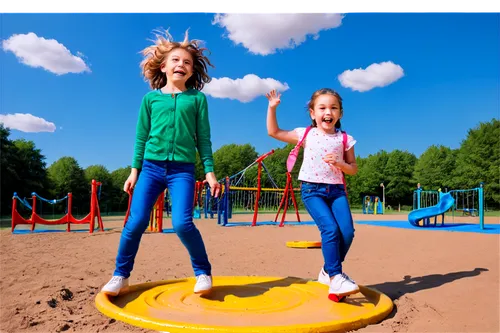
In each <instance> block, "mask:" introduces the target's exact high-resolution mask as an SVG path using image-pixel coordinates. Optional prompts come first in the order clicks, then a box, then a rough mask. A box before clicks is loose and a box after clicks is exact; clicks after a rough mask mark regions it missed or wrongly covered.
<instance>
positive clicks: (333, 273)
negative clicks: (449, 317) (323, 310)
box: [266, 88, 359, 301]
mask: <svg viewBox="0 0 500 333" xmlns="http://www.w3.org/2000/svg"><path fill="white" fill-rule="evenodd" d="M266 97H267V99H268V100H269V106H268V109H267V132H268V134H269V135H270V136H271V137H273V138H275V139H278V140H280V141H284V142H287V143H292V144H297V143H300V142H301V141H302V140H303V139H304V140H303V143H302V146H303V147H304V159H303V161H302V166H301V168H300V172H299V180H300V181H301V182H302V185H301V196H302V201H303V202H304V205H305V207H306V209H307V211H308V212H309V215H311V217H312V218H313V219H314V221H315V222H316V225H317V226H318V229H319V231H320V232H321V242H322V251H323V258H324V260H325V264H324V266H323V267H322V268H321V271H320V273H319V276H318V281H319V282H321V283H323V284H326V285H328V286H329V298H330V299H331V300H333V301H340V300H342V299H343V298H344V297H345V296H347V295H351V294H355V293H357V292H358V291H359V287H358V285H357V284H356V283H355V282H354V281H353V280H352V279H351V278H349V276H347V274H345V273H343V271H342V262H343V261H344V259H345V256H346V254H347V252H348V251H349V248H350V246H351V244H352V241H353V238H354V225H353V220H352V215H351V211H350V207H349V203H348V201H347V196H346V191H345V179H344V173H346V174H349V175H354V174H356V172H357V171H358V167H357V165H356V158H355V154H354V144H355V143H356V140H354V138H353V137H352V136H350V135H346V134H345V133H344V132H342V131H341V130H340V119H341V118H342V115H343V109H342V98H341V97H340V95H339V94H338V93H337V92H335V91H333V90H332V89H328V88H324V89H320V90H318V91H316V92H314V94H313V95H312V96H311V100H310V102H309V105H308V108H309V113H310V116H311V120H312V125H311V127H310V128H307V129H306V128H303V127H300V128H296V129H294V130H291V131H287V130H283V129H280V128H279V127H278V122H277V120H276V108H277V106H278V105H279V104H280V102H281V100H280V97H281V95H280V94H278V93H277V92H276V91H275V90H273V91H271V92H269V93H268V94H266ZM306 130H307V131H306ZM306 132H307V133H306ZM304 134H306V137H305V138H304Z"/></svg>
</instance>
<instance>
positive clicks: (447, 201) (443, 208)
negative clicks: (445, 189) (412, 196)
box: [408, 192, 455, 227]
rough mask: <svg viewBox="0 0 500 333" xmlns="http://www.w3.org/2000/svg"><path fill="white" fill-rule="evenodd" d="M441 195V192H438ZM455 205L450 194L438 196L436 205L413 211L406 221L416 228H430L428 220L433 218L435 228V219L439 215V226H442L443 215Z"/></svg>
mask: <svg viewBox="0 0 500 333" xmlns="http://www.w3.org/2000/svg"><path fill="white" fill-rule="evenodd" d="M439 193H441V192H439ZM454 204H455V200H454V199H453V197H452V196H451V194H450V193H443V194H441V195H440V199H439V202H438V203H437V205H434V206H429V207H426V208H420V209H415V210H413V211H411V212H410V214H408V221H409V222H410V223H411V224H412V225H414V226H416V227H429V226H431V221H430V219H431V218H432V217H434V226H437V217H438V216H439V215H441V226H443V225H444V214H445V213H446V212H447V211H448V210H450V209H451V208H452V207H453V205H454Z"/></svg>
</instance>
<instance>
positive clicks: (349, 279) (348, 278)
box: [342, 273, 355, 283]
mask: <svg viewBox="0 0 500 333" xmlns="http://www.w3.org/2000/svg"><path fill="white" fill-rule="evenodd" d="M342 278H343V279H344V280H347V281H349V282H352V283H355V282H354V280H353V279H351V278H350V277H349V276H348V275H347V274H346V273H342Z"/></svg>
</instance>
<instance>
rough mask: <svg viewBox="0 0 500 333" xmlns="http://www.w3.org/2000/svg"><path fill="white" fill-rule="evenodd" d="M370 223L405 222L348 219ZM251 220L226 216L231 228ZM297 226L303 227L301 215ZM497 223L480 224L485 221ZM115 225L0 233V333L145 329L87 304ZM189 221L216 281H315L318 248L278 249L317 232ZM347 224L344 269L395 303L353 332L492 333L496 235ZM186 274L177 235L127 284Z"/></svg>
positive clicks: (107, 265) (150, 242)
mask: <svg viewBox="0 0 500 333" xmlns="http://www.w3.org/2000/svg"><path fill="white" fill-rule="evenodd" d="M271 218H272V217H271V216H267V217H266V216H261V217H260V219H261V220H270V219H271ZM375 218H379V219H383V220H390V219H393V220H406V216H405V215H399V216H398V215H385V216H376V217H374V216H373V215H370V216H368V215H355V216H354V219H355V220H356V221H361V220H362V219H365V220H366V219H369V220H374V219H375ZM250 219H251V217H250V215H235V216H233V221H250ZM302 219H303V220H307V221H309V220H311V219H310V217H309V216H307V215H303V216H302ZM498 220H499V219H498V217H493V218H491V217H488V218H486V220H485V222H486V223H492V224H498ZM455 222H460V221H459V219H455ZM122 223H123V220H122V219H120V218H118V219H117V218H115V219H114V220H113V219H108V218H104V227H105V228H113V229H112V230H109V231H105V232H96V233H94V234H92V235H90V234H89V233H88V232H71V233H66V232H61V233H35V234H12V233H11V231H10V230H2V231H1V232H0V243H1V244H0V255H1V261H0V263H1V267H0V268H1V271H0V292H1V300H0V301H1V304H0V330H1V332H8V333H17V332H60V331H67V332H151V331H148V330H145V329H141V328H137V327H133V326H130V325H128V324H125V323H122V322H119V321H115V320H113V319H110V318H108V317H106V316H104V315H102V314H101V313H100V312H99V311H98V310H97V309H96V307H95V305H94V299H95V296H96V294H97V292H98V291H99V289H100V288H101V287H102V286H103V285H104V284H105V283H106V282H107V281H108V280H109V278H110V276H111V274H112V272H113V268H114V259H115V256H116V251H117V247H118V242H119V238H120V231H121V225H122ZM196 224H197V226H198V228H199V229H200V231H201V232H202V235H203V237H204V239H205V244H206V246H207V250H208V254H209V257H210V260H211V262H212V266H213V274H214V277H215V278H216V277H217V275H219V276H223V275H224V276H233V275H242V276H252V275H258V276H283V277H286V276H294V277H300V278H311V279H316V278H317V274H318V271H319V269H320V268H321V265H322V264H323V262H322V255H321V250H320V249H291V248H288V247H286V246H285V243H286V242H287V241H292V240H319V232H318V230H317V228H316V227H315V226H285V227H284V228H279V227H277V226H258V227H244V226H238V227H221V226H218V225H217V222H216V220H215V219H213V220H210V219H208V220H205V219H201V220H196ZM169 226H170V222H169V221H168V222H167V226H166V227H169ZM355 227H356V235H355V240H354V243H353V246H352V248H351V251H350V253H349V255H348V257H347V261H346V262H345V264H344V270H345V272H347V273H348V274H349V275H350V276H351V277H352V278H353V279H355V280H356V282H357V283H359V284H361V285H365V286H368V287H371V288H375V289H377V290H379V291H381V292H383V293H385V294H386V295H388V296H389V297H390V298H391V299H392V300H393V301H394V304H395V307H394V310H393V312H392V313H391V314H390V315H389V317H388V318H386V319H385V320H383V321H382V322H381V323H379V324H377V325H370V326H368V327H365V328H362V329H360V330H359V332H499V330H500V327H499V322H500V318H499V314H500V308H499V299H500V298H499V292H500V288H499V277H500V275H499V263H500V254H499V249H500V247H499V238H500V237H499V235H498V234H479V233H469V232H449V231H438V230H410V229H397V228H387V227H379V226H371V225H362V224H356V226H355ZM191 275H192V270H191V266H190V264H189V258H188V255H187V251H186V250H185V249H184V247H183V246H182V244H181V243H180V241H179V239H178V238H177V236H176V235H175V234H158V233H147V234H145V235H144V236H143V241H142V243H141V247H140V249H139V253H138V256H137V259H136V264H135V269H134V271H133V272H132V276H131V283H132V284H136V283H142V282H147V281H157V280H164V279H173V278H181V277H187V276H191ZM325 297H326V296H325Z"/></svg>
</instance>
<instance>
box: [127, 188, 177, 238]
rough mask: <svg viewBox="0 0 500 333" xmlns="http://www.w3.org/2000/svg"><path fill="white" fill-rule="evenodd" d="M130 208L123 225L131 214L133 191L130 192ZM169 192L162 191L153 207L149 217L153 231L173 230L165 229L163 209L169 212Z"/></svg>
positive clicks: (150, 227) (150, 229) (150, 228)
mask: <svg viewBox="0 0 500 333" xmlns="http://www.w3.org/2000/svg"><path fill="white" fill-rule="evenodd" d="M128 195H129V197H128V208H127V213H126V214H125V219H124V220H123V226H124V227H125V225H126V224H127V220H128V217H129V215H130V205H131V203H132V196H133V191H129V192H128ZM168 201H169V200H168V192H167V191H165V192H162V193H160V195H159V196H158V198H157V199H156V202H155V204H154V206H153V209H151V213H150V217H149V231H151V232H167V231H171V230H170V229H168V230H167V229H163V211H164V210H166V211H167V215H168V212H169V208H168V207H169V205H168Z"/></svg>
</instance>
